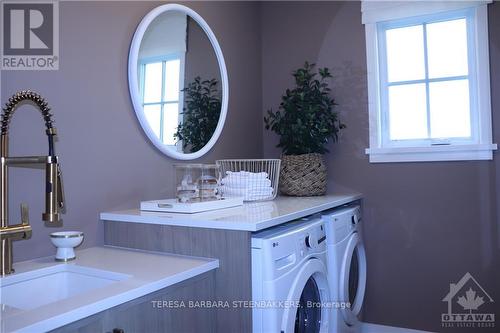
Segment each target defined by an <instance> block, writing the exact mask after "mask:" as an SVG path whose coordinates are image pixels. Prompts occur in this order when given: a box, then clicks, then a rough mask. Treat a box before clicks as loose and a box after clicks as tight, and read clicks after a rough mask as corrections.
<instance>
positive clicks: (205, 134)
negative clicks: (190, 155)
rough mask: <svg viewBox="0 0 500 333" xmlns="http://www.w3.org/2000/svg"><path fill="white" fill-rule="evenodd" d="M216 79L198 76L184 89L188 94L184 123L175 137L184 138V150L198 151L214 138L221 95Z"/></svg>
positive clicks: (178, 128)
mask: <svg viewBox="0 0 500 333" xmlns="http://www.w3.org/2000/svg"><path fill="white" fill-rule="evenodd" d="M217 85H218V81H217V80H216V79H211V80H203V81H202V80H201V78H200V77H199V76H197V77H196V78H195V79H194V81H193V82H191V83H189V84H188V86H187V87H186V88H184V89H183V91H184V94H185V95H186V98H185V104H186V106H185V107H184V110H183V112H182V113H181V114H182V115H183V119H182V123H180V124H179V126H178V127H177V132H176V133H175V134H174V138H176V139H178V140H182V148H183V150H184V152H196V151H198V150H200V149H201V148H203V147H204V146H205V145H206V144H207V142H208V141H209V140H210V139H211V138H212V135H213V134H214V132H215V128H216V127H217V124H218V123H219V116H220V111H221V96H220V93H219V90H218V87H217Z"/></svg>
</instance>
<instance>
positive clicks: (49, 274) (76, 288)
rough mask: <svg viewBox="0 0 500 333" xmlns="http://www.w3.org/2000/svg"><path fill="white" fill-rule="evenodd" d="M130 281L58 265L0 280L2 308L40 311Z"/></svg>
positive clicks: (87, 268) (112, 274)
mask: <svg viewBox="0 0 500 333" xmlns="http://www.w3.org/2000/svg"><path fill="white" fill-rule="evenodd" d="M129 277H130V276H129V275H126V274H121V273H115V272H110V271H104V270H99V269H95V268H89V267H84V266H78V265H74V264H69V265H68V264H61V265H56V266H52V267H48V268H43V269H38V270H33V271H29V272H26V273H20V274H14V275H11V276H6V277H3V278H0V304H3V305H7V306H9V307H12V308H17V309H21V310H31V309H36V308H38V307H40V306H43V305H46V304H50V303H53V302H57V301H60V300H63V299H66V298H70V297H73V296H75V295H78V294H81V293H84V292H88V291H90V290H93V289H97V288H102V287H105V286H108V285H110V284H112V283H116V282H118V281H122V280H125V279H127V278H129Z"/></svg>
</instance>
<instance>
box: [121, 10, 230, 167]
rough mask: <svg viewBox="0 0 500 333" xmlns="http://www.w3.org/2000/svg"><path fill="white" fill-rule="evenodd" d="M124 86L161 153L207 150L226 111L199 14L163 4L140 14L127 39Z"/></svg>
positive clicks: (213, 50)
mask: <svg viewBox="0 0 500 333" xmlns="http://www.w3.org/2000/svg"><path fill="white" fill-rule="evenodd" d="M129 88H130V93H131V96H132V102H133V104H134V108H135V111H136V114H137V117H138V119H139V121H140V123H141V126H142V128H143V129H144V131H145V132H146V134H147V135H148V137H149V139H150V140H151V141H152V142H153V143H154V144H155V146H156V147H157V148H159V149H160V150H161V151H162V152H164V153H165V154H167V155H169V156H171V157H175V158H178V159H184V160H186V159H193V158H197V157H200V156H202V155H203V154H205V153H206V152H207V151H208V150H210V149H211V148H212V147H213V145H214V144H215V142H216V141H217V138H218V137H219V135H220V132H221V131H222V127H223V125H224V121H225V116H226V112H227V98H228V85H227V73H226V68H225V64H224V59H223V57H222V52H221V50H220V46H219V44H218V43H217V40H216V39H215V36H214V35H213V32H212V31H211V30H210V28H209V27H208V25H207V24H206V22H205V21H203V19H202V18H201V17H200V16H199V15H198V14H196V13H195V12H193V11H192V10H191V9H189V8H187V7H184V6H181V5H173V4H169V5H163V6H160V7H158V8H155V9H154V10H153V11H151V12H150V13H149V14H148V15H146V17H145V18H144V19H143V21H142V22H141V24H140V25H139V27H138V29H137V31H136V33H135V35H134V40H133V42H132V47H131V50H130V58H129Z"/></svg>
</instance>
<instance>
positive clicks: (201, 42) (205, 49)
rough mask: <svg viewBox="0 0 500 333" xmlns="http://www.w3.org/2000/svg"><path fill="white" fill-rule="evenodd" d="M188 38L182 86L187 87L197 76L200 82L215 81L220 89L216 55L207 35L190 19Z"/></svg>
mask: <svg viewBox="0 0 500 333" xmlns="http://www.w3.org/2000/svg"><path fill="white" fill-rule="evenodd" d="M187 29H188V37H187V52H186V60H185V61H186V66H185V73H184V86H185V87H187V85H188V84H189V83H192V82H193V81H194V79H195V78H196V77H197V76H199V77H201V79H202V80H211V79H216V80H217V81H218V82H219V85H218V87H219V89H220V87H221V81H222V79H221V76H220V71H219V64H218V63H217V55H216V54H215V51H214V50H213V48H212V46H211V44H210V40H209V39H208V36H207V34H206V33H205V31H203V29H202V27H201V26H200V25H199V24H198V23H197V22H196V21H195V20H193V19H192V18H189V19H188V28H187Z"/></svg>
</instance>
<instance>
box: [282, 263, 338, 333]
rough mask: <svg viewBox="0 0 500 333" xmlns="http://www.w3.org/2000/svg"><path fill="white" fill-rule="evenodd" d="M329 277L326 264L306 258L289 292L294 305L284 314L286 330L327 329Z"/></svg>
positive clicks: (315, 332)
mask: <svg viewBox="0 0 500 333" xmlns="http://www.w3.org/2000/svg"><path fill="white" fill-rule="evenodd" d="M327 276H328V275H327V271H326V267H325V265H324V264H323V263H322V262H321V261H320V260H319V259H316V258H313V259H310V260H308V261H306V263H305V264H304V266H303V267H302V268H301V270H300V271H299V273H298V274H297V278H296V279H295V280H294V282H293V284H292V286H291V288H290V293H289V294H288V301H289V302H290V303H291V304H290V306H287V307H286V308H285V311H284V313H283V321H282V325H281V326H282V331H283V332H284V333H292V332H293V333H323V332H328V323H329V319H330V315H329V311H328V310H329V308H328V306H327V305H328V304H327V302H330V290H329V288H328V281H327Z"/></svg>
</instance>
